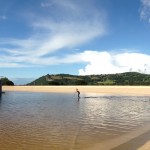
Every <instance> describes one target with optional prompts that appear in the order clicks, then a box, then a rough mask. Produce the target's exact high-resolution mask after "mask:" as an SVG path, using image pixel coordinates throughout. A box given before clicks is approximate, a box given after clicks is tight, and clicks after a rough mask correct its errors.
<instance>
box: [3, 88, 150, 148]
mask: <svg viewBox="0 0 150 150" xmlns="http://www.w3.org/2000/svg"><path fill="white" fill-rule="evenodd" d="M76 88H78V89H79V91H80V92H81V94H82V93H99V94H102V95H128V96H150V86H3V88H2V89H3V91H5V92H7V91H27V92H59V93H60V92H66V93H71V92H72V93H74V92H75V90H76ZM100 149H102V150H150V125H148V126H146V127H142V128H140V129H136V130H135V131H133V132H131V133H129V134H127V135H124V136H122V137H118V138H116V139H112V140H110V141H106V142H105V143H99V144H97V145H95V146H94V147H92V148H89V150H100ZM86 150H88V149H86Z"/></svg>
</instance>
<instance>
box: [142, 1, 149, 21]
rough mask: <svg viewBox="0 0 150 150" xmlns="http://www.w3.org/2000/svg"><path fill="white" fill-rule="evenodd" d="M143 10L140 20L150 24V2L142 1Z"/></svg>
mask: <svg viewBox="0 0 150 150" xmlns="http://www.w3.org/2000/svg"><path fill="white" fill-rule="evenodd" d="M141 3H142V8H141V11H140V18H141V19H142V20H147V21H148V22H149V23H150V0H141Z"/></svg>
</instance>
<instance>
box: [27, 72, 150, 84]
mask: <svg viewBox="0 0 150 150" xmlns="http://www.w3.org/2000/svg"><path fill="white" fill-rule="evenodd" d="M28 85H150V75H148V74H141V73H137V72H126V73H118V74H101V75H87V76H77V75H69V74H57V75H49V74H48V75H46V76H42V77H40V78H39V79H37V80H35V81H33V82H31V83H29V84H28Z"/></svg>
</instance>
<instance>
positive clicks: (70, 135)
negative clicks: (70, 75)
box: [0, 92, 150, 150]
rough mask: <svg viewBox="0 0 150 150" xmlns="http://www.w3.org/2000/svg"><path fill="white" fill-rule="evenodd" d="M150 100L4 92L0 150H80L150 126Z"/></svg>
mask: <svg viewBox="0 0 150 150" xmlns="http://www.w3.org/2000/svg"><path fill="white" fill-rule="evenodd" d="M149 114H150V96H120V95H101V94H98V93H97V94H96V93H82V94H81V98H80V99H79V100H78V98H77V95H76V94H72V93H40V92H37V93H34V92H6V93H5V94H4V95H2V97H1V98H0V147H1V150H10V149H11V150H26V149H28V150H82V149H87V148H90V147H91V148H92V147H93V146H94V145H95V144H98V143H101V142H104V141H108V140H110V139H114V138H117V137H119V136H121V135H124V134H126V133H129V132H131V131H133V130H136V129H137V128H139V127H142V126H145V125H147V124H149V123H150V117H149Z"/></svg>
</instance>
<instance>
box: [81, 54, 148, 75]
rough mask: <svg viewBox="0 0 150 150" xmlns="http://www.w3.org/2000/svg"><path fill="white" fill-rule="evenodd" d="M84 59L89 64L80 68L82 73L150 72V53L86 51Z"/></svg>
mask: <svg viewBox="0 0 150 150" xmlns="http://www.w3.org/2000/svg"><path fill="white" fill-rule="evenodd" d="M82 55H84V58H83V61H87V62H88V64H87V65H86V66H85V68H82V69H80V70H79V74H80V75H90V74H111V73H122V72H129V71H136V72H141V73H148V74H150V55H146V54H140V53H120V54H111V53H109V52H97V51H85V52H84V54H82Z"/></svg>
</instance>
